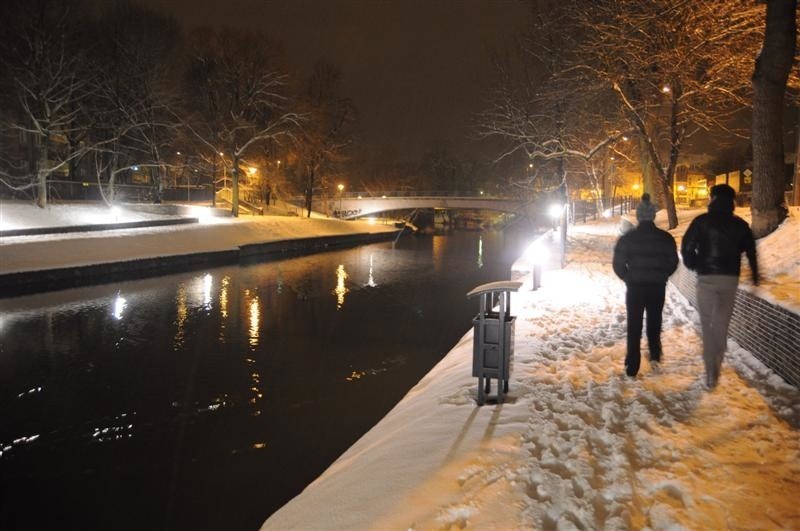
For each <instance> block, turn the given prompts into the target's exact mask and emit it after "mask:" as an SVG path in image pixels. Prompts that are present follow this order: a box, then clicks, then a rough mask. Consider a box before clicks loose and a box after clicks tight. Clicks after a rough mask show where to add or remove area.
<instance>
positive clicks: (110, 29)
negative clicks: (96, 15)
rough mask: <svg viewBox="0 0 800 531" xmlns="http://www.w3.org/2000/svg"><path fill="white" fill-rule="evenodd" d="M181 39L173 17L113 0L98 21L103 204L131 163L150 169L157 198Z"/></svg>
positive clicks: (98, 154)
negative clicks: (104, 190) (172, 74)
mask: <svg viewBox="0 0 800 531" xmlns="http://www.w3.org/2000/svg"><path fill="white" fill-rule="evenodd" d="M180 38H181V35H180V29H179V27H178V24H177V22H176V21H175V20H173V19H170V18H168V17H165V16H163V15H160V14H158V13H155V12H153V11H151V10H148V9H145V8H142V7H139V6H136V5H135V4H132V3H130V2H117V3H115V4H113V5H112V6H111V7H110V8H109V9H108V10H107V11H106V12H105V13H104V14H103V16H102V17H101V18H100V20H99V21H98V36H97V41H98V42H99V43H100V46H99V50H98V53H97V54H96V64H97V70H98V73H99V74H100V75H97V76H96V77H95V83H94V86H95V90H94V97H93V103H94V108H95V112H96V113H97V114H98V115H99V116H100V117H101V120H99V122H100V123H99V124H98V125H97V126H96V127H95V128H94V131H93V134H94V137H95V140H96V141H97V142H96V143H95V145H94V148H93V152H94V154H95V160H96V163H97V164H96V166H97V178H98V181H99V182H100V181H101V178H102V177H105V179H106V187H107V191H106V192H104V193H103V198H104V199H105V200H106V201H107V202H111V201H113V200H114V195H115V183H116V179H117V177H118V176H119V175H120V174H124V173H128V172H130V171H131V169H132V168H134V167H138V168H140V169H144V168H148V169H149V170H150V174H151V175H152V176H153V180H154V183H153V184H154V189H155V194H154V196H155V200H156V201H160V199H161V190H162V189H163V180H164V173H165V170H166V166H167V162H166V161H165V151H167V150H170V149H171V145H172V143H173V140H174V137H175V132H176V130H177V127H178V120H177V119H176V118H175V117H174V115H173V114H172V113H171V111H170V109H171V108H173V107H174V106H175V105H176V103H175V102H176V100H177V94H176V90H175V83H174V81H173V79H172V76H171V72H172V71H174V69H175V68H174V67H175V64H176V53H177V50H178V45H179V43H180ZM100 184H101V187H100V189H101V192H102V191H103V186H102V183H100Z"/></svg>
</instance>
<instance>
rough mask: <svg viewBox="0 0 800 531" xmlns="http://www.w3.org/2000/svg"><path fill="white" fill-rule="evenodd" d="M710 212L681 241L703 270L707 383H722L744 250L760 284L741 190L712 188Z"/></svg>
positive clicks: (700, 292)
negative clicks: (738, 206)
mask: <svg viewBox="0 0 800 531" xmlns="http://www.w3.org/2000/svg"><path fill="white" fill-rule="evenodd" d="M710 197H711V200H710V201H709V203H708V212H707V213H705V214H701V215H699V216H697V217H696V218H694V220H692V223H691V224H690V225H689V228H688V229H687V230H686V233H685V234H684V236H683V241H682V242H681V256H682V257H683V263H684V265H685V266H686V267H688V268H689V269H692V270H694V271H697V309H698V311H699V313H700V324H701V327H702V330H703V361H704V363H705V368H706V385H707V386H708V388H709V389H713V388H714V387H716V385H717V382H718V381H719V374H720V369H721V367H722V360H723V358H724V357H725V348H726V347H727V337H728V325H729V324H730V321H731V315H732V314H733V303H734V301H735V300H736V288H737V287H738V285H739V273H740V270H741V261H742V253H745V254H746V255H747V260H748V262H749V263H750V271H751V272H752V275H753V284H755V285H756V286H757V285H758V280H759V276H758V261H757V260H756V244H755V239H754V238H753V232H752V231H751V230H750V226H749V225H748V224H747V222H746V221H745V220H743V219H742V218H740V217H738V216H735V215H734V214H733V210H734V208H735V203H734V200H735V199H736V192H735V191H734V189H733V188H731V187H730V186H728V185H727V184H718V185H716V186H713V187H712V188H711V193H710Z"/></svg>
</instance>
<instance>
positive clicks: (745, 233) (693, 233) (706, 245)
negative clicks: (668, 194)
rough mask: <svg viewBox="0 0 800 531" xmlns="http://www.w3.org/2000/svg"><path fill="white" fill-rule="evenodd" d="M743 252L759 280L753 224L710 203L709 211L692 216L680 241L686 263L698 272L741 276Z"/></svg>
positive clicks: (755, 280)
mask: <svg viewBox="0 0 800 531" xmlns="http://www.w3.org/2000/svg"><path fill="white" fill-rule="evenodd" d="M712 204H713V203H712ZM742 253H745V254H746V255H747V260H748V261H749V262H750V269H751V271H752V272H753V282H754V283H756V284H758V261H757V260H756V242H755V239H754V238H753V232H752V231H751V230H750V226H749V225H748V224H747V222H746V221H745V220H743V219H742V218H740V217H738V216H735V215H733V212H727V211H725V210H718V209H714V208H712V207H711V206H709V211H708V213H706V214H700V215H699V216H697V217H696V218H694V219H693V220H692V223H691V224H690V225H689V228H688V229H687V230H686V234H684V235H683V241H682V242H681V256H682V257H683V263H684V265H685V266H686V267H688V268H689V269H693V270H695V271H697V274H698V275H728V276H735V277H738V276H739V273H740V271H741V262H742Z"/></svg>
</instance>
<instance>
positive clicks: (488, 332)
mask: <svg viewBox="0 0 800 531" xmlns="http://www.w3.org/2000/svg"><path fill="white" fill-rule="evenodd" d="M520 286H522V282H513V281H500V282H490V283H488V284H481V285H480V286H478V287H476V288H475V289H473V290H472V291H470V292H469V293H467V297H468V298H469V297H475V296H480V311H479V312H478V315H477V316H475V318H474V319H473V320H472V324H473V349H472V375H473V376H476V377H477V378H478V405H480V406H482V405H483V404H484V402H485V401H486V397H487V395H488V394H489V393H490V392H491V390H492V386H491V382H492V378H495V379H496V380H497V401H498V402H502V401H503V396H504V395H505V393H507V392H508V379H509V377H510V376H511V358H512V357H513V355H514V322H515V320H516V317H514V316H512V315H511V292H512V291H517V290H518V289H519V288H520ZM495 306H496V307H497V311H495ZM484 380H485V381H484Z"/></svg>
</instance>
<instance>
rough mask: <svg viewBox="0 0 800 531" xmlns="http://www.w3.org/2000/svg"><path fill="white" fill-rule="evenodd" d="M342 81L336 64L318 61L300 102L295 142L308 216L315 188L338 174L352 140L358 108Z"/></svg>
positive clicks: (298, 169)
mask: <svg viewBox="0 0 800 531" xmlns="http://www.w3.org/2000/svg"><path fill="white" fill-rule="evenodd" d="M340 82H341V75H340V73H339V71H338V70H337V69H336V67H334V66H333V65H330V64H328V63H324V62H318V63H317V64H316V65H315V66H314V70H313V72H312V74H311V76H310V77H309V79H308V80H307V81H306V83H305V90H304V91H303V92H302V96H301V97H300V98H299V101H298V103H297V105H298V109H299V112H300V113H301V114H302V116H303V124H302V128H301V130H300V131H299V133H298V135H297V137H296V140H297V141H296V143H295V148H296V153H297V171H298V174H299V175H298V176H299V178H300V180H301V182H302V187H303V191H304V196H305V208H306V215H307V216H309V217H310V216H311V204H312V201H313V198H314V190H315V188H316V187H317V186H318V185H319V184H320V183H323V184H324V183H325V182H327V180H328V179H329V178H332V177H335V176H336V175H337V174H338V172H339V171H340V170H341V165H342V163H343V162H344V161H345V160H346V159H347V156H346V150H347V148H348V147H349V146H350V145H351V144H352V141H353V134H354V128H355V125H356V121H357V116H356V110H355V107H354V106H353V104H352V102H351V101H350V99H348V98H345V97H343V96H342V95H341V94H340V92H341V90H340Z"/></svg>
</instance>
